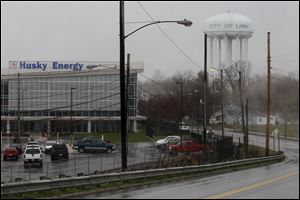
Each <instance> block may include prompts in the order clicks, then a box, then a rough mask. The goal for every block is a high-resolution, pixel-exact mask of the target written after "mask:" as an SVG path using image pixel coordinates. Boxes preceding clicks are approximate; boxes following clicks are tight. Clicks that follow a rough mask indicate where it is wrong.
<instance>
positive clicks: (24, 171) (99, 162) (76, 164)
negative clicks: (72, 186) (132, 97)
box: [1, 142, 161, 182]
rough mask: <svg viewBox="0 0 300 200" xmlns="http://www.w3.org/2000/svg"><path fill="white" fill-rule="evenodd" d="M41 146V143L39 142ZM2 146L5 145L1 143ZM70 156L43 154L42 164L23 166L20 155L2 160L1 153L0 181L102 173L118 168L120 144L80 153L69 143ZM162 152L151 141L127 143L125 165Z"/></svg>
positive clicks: (155, 159) (157, 155)
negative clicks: (112, 148)
mask: <svg viewBox="0 0 300 200" xmlns="http://www.w3.org/2000/svg"><path fill="white" fill-rule="evenodd" d="M39 143H40V145H41V147H42V149H44V144H45V143H44V142H39ZM4 146H5V144H4ZM67 146H68V147H69V159H68V160H58V161H51V159H50V155H49V154H45V153H43V167H38V166H32V167H29V168H24V163H23V154H21V155H19V159H18V160H17V161H14V160H12V161H3V153H1V182H14V181H15V180H16V178H21V179H22V180H37V179H40V177H48V178H59V176H60V175H61V176H77V175H78V174H92V173H95V172H96V173H104V172H105V171H108V170H113V169H118V168H121V152H120V149H121V147H120V145H116V150H115V151H113V152H112V153H79V152H78V151H76V150H74V149H72V148H71V147H70V145H69V144H67ZM160 156H161V152H160V151H159V150H158V149H157V148H155V147H154V145H153V143H151V142H141V143H132V144H129V145H128V158H127V160H128V166H131V165H135V164H138V163H144V162H153V161H159V159H160Z"/></svg>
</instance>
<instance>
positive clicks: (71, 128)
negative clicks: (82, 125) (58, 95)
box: [70, 87, 77, 136]
mask: <svg viewBox="0 0 300 200" xmlns="http://www.w3.org/2000/svg"><path fill="white" fill-rule="evenodd" d="M76 89H77V88H73V87H72V88H71V112H70V117H71V126H70V132H71V136H73V117H72V116H73V90H76ZM75 122H76V120H75ZM75 124H76V123H75ZM75 130H76V125H75Z"/></svg>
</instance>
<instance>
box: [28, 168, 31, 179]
mask: <svg viewBox="0 0 300 200" xmlns="http://www.w3.org/2000/svg"><path fill="white" fill-rule="evenodd" d="M30 171H31V165H29V175H28V176H29V181H30V176H31V174H30Z"/></svg>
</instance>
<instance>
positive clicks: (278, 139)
mask: <svg viewBox="0 0 300 200" xmlns="http://www.w3.org/2000/svg"><path fill="white" fill-rule="evenodd" d="M277 140H278V152H280V131H278V139H277Z"/></svg>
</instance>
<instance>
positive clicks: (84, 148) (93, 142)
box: [73, 138, 116, 153]
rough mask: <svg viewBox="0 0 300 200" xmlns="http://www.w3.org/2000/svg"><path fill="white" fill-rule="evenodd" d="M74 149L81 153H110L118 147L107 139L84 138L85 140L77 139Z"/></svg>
mask: <svg viewBox="0 0 300 200" xmlns="http://www.w3.org/2000/svg"><path fill="white" fill-rule="evenodd" d="M73 149H77V150H78V151H79V153H83V152H99V151H105V152H107V153H110V152H112V151H113V150H115V149H116V148H115V145H113V144H111V143H106V142H105V141H103V140H100V139H90V138H84V139H83V140H78V141H75V142H74V144H73Z"/></svg>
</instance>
